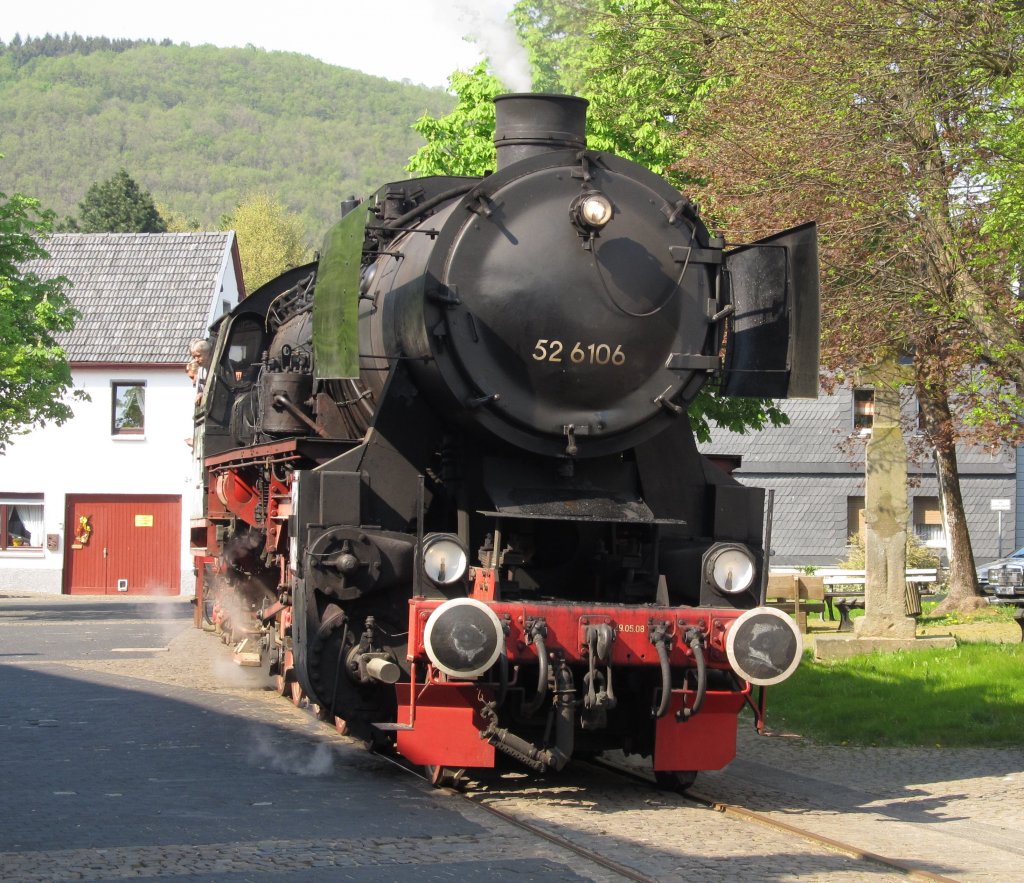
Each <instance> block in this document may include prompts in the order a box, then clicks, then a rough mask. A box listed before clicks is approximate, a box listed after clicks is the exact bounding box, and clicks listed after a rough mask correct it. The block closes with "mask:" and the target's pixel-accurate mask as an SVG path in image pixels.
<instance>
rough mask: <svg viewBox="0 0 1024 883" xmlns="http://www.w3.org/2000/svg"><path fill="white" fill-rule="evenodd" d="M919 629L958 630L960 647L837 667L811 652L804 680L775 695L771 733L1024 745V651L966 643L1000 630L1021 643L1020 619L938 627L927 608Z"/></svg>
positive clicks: (851, 741)
mask: <svg viewBox="0 0 1024 883" xmlns="http://www.w3.org/2000/svg"><path fill="white" fill-rule="evenodd" d="M919 626H920V627H919V633H922V634H923V633H934V632H935V631H936V630H943V631H945V632H947V633H948V632H952V633H953V634H955V635H957V641H958V644H957V647H956V648H954V649H951V650H914V651H906V652H898V653H874V654H870V655H866V656H857V657H853V658H852V659H844V660H837V661H834V662H829V663H817V662H814V660H813V658H812V654H811V652H810V651H808V652H807V653H806V654H805V658H804V662H803V664H802V665H801V666H800V668H799V669H797V671H796V674H794V675H793V676H792V677H791V678H790V679H789V680H788V681H785V682H784V683H782V684H780V685H779V686H777V687H771V688H769V690H768V726H769V728H771V729H773V730H778V729H784V730H786V731H788V732H793V733H799V734H800V735H802V736H808V737H810V738H812V739H814V740H815V741H818V742H822V743H829V744H836V745H884V746H910V745H923V746H941V747H951V746H957V747H968V746H975V747H994V746H1004V747H1009V746H1014V747H1024V644H1022V643H994V642H993V641H991V640H989V641H985V640H981V641H972V640H970V638H969V637H967V636H969V635H971V634H972V633H973V634H978V635H985V634H986V633H991V632H992V631H993V629H997V630H999V634H1000V638H997V639H996V640H1000V639H1002V640H1006V638H1003V637H1002V635H1003V634H1009V635H1010V636H1011V637H1012V636H1013V635H1014V633H1015V634H1016V638H1015V639H1016V640H1018V641H1019V637H1020V631H1019V628H1018V626H1017V625H1016V623H1014V622H1013V621H1012V613H1011V612H1010V611H1007V610H996V609H993V610H983V611H980V612H979V613H977V614H973V615H971V616H966V617H952V618H943V619H942V620H935V619H934V618H929V617H928V615H927V609H926V610H925V615H924V616H922V617H921V621H920V623H919ZM834 629H835V625H834V624H831V625H828V626H827V631H833V630H834ZM813 631H814V632H816V633H821V629H819V628H815V629H814V630H813Z"/></svg>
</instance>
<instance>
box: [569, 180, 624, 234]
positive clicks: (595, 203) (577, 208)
mask: <svg viewBox="0 0 1024 883" xmlns="http://www.w3.org/2000/svg"><path fill="white" fill-rule="evenodd" d="M569 214H570V215H571V216H572V222H573V223H574V224H575V225H576V226H577V227H580V228H581V229H583V230H600V229H601V228H602V227H604V226H605V225H606V224H607V223H608V222H609V221H610V220H611V219H612V215H614V214H615V210H614V209H613V208H612V203H611V200H610V199H608V197H607V196H605V195H604V194H603V193H600V192H599V191H597V190H590V191H588V192H586V193H582V194H580V195H579V196H577V197H576V199H574V200H573V203H572V205H571V206H570V208H569Z"/></svg>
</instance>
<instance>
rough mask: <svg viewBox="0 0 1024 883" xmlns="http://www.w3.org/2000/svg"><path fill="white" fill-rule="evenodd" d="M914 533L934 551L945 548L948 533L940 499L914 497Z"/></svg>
mask: <svg viewBox="0 0 1024 883" xmlns="http://www.w3.org/2000/svg"><path fill="white" fill-rule="evenodd" d="M914 533H916V534H917V536H918V538H919V539H920V540H921V542H922V543H924V544H925V545H926V546H928V547H930V548H932V549H942V548H944V547H945V545H946V532H945V530H944V529H943V527H942V510H941V509H939V498H938V497H914Z"/></svg>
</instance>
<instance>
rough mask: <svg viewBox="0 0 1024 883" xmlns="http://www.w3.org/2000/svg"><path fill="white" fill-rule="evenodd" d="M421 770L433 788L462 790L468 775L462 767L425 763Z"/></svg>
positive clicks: (466, 782) (467, 780)
mask: <svg viewBox="0 0 1024 883" xmlns="http://www.w3.org/2000/svg"><path fill="white" fill-rule="evenodd" d="M423 771H424V773H425V774H426V777H427V781H428V782H430V784H431V785H433V786H434V787H435V788H452V789H453V790H455V791H463V790H465V787H466V785H467V784H468V782H469V777H468V776H467V775H466V771H465V770H464V769H453V768H452V767H447V766H437V765H436V764H426V765H425V766H424V767H423Z"/></svg>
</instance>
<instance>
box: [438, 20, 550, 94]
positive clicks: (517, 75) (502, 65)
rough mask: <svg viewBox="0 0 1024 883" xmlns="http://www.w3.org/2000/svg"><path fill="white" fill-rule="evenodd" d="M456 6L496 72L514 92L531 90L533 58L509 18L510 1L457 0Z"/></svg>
mask: <svg viewBox="0 0 1024 883" xmlns="http://www.w3.org/2000/svg"><path fill="white" fill-rule="evenodd" d="M454 5H455V10H456V13H457V15H458V18H459V23H460V25H461V26H462V28H463V29H464V30H465V31H466V36H467V37H469V38H470V39H472V40H473V42H474V43H476V44H477V45H478V46H479V47H480V51H481V52H482V53H483V54H484V55H486V56H487V58H488V59H490V62H491V70H492V71H493V72H494V75H495V76H496V77H497V78H498V79H499V80H501V82H502V83H503V84H504V85H505V87H506V88H507V89H509V90H510V91H512V92H529V91H530V89H531V87H532V84H533V76H532V75H531V73H530V60H529V58H528V57H527V54H526V49H525V48H523V46H522V45H521V44H520V42H519V35H518V34H517V33H516V29H515V27H513V25H512V22H511V21H510V20H509V17H508V14H509V11H510V9H511V6H512V4H511V3H510V2H509V0H456V3H455V4H454Z"/></svg>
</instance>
